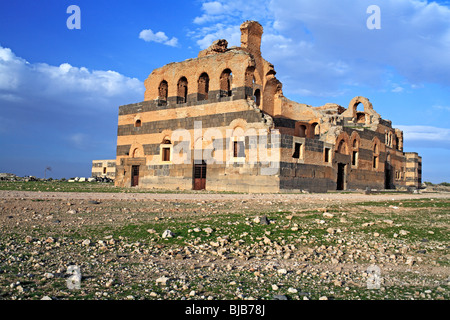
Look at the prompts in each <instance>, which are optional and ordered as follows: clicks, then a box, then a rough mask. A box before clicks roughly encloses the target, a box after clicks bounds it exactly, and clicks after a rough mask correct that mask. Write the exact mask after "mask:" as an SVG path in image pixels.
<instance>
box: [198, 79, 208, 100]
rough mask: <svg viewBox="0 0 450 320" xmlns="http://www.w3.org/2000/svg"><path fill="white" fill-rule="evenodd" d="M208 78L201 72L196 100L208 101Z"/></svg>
mask: <svg viewBox="0 0 450 320" xmlns="http://www.w3.org/2000/svg"><path fill="white" fill-rule="evenodd" d="M208 91H209V76H208V74H207V73H206V72H203V73H202V74H201V75H200V77H199V78H198V97H197V100H199V101H201V100H208Z"/></svg>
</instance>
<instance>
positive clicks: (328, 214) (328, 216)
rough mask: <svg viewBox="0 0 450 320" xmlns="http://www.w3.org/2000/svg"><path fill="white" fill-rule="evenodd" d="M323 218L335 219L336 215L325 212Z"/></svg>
mask: <svg viewBox="0 0 450 320" xmlns="http://www.w3.org/2000/svg"><path fill="white" fill-rule="evenodd" d="M323 217H324V218H333V217H334V214H332V213H329V212H324V213H323Z"/></svg>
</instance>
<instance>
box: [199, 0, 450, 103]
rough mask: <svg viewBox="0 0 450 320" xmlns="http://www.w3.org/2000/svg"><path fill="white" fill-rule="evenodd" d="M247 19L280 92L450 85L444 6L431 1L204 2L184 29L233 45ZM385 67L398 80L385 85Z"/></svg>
mask: <svg viewBox="0 0 450 320" xmlns="http://www.w3.org/2000/svg"><path fill="white" fill-rule="evenodd" d="M372 4H376V5H378V6H379V7H380V9H381V29H380V30H369V29H368V28H367V25H366V21H367V19H368V18H369V16H370V14H368V13H367V12H366V10H367V7H368V6H369V5H372ZM247 19H251V20H258V21H259V22H260V23H261V24H262V25H263V27H264V34H263V39H262V52H263V56H264V57H265V58H266V59H267V60H269V61H270V62H272V63H273V64H274V65H275V68H276V70H277V76H278V78H279V79H280V80H281V81H282V82H283V84H284V88H285V91H286V89H287V91H289V92H294V93H298V92H308V93H310V95H315V96H322V95H323V94H324V93H325V92H326V93H327V94H331V95H339V94H340V93H342V92H345V91H346V90H345V88H346V87H348V86H354V85H366V86H370V87H375V88H378V89H385V90H389V91H391V90H392V91H393V92H402V91H403V92H404V88H405V87H411V88H420V87H422V86H423V84H424V83H438V84H441V85H445V86H447V85H450V77H448V74H450V55H448V52H450V9H449V8H448V7H447V6H445V5H440V4H438V3H436V2H430V3H429V2H427V1H418V0H385V1H379V0H375V1H370V2H368V1H354V0H342V1H335V0H322V1H310V0H296V1H292V0H271V1H258V2H254V1H233V2H229V1H225V0H223V1H222V0H216V1H206V2H204V3H203V5H202V13H201V15H199V16H198V17H196V18H195V19H194V22H195V23H197V25H199V27H198V28H197V29H195V30H193V31H192V32H190V36H191V37H192V38H193V39H194V40H196V42H197V44H198V45H199V47H200V48H201V49H203V48H205V47H207V46H209V45H210V44H211V42H212V41H213V40H216V39H218V38H225V39H227V40H228V42H229V43H230V42H231V43H232V45H239V35H240V32H239V25H240V24H241V23H242V22H243V21H244V20H247ZM230 38H231V39H232V41H230V40H229V39H230ZM236 42H237V43H236ZM390 72H394V73H395V74H396V75H398V76H399V77H400V78H402V79H404V80H405V81H404V83H402V85H401V86H396V87H391V83H389V81H388V82H386V77H387V75H388V74H389V73H390Z"/></svg>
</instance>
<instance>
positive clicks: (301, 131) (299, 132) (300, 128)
mask: <svg viewBox="0 0 450 320" xmlns="http://www.w3.org/2000/svg"><path fill="white" fill-rule="evenodd" d="M296 127H297V128H296V130H295V134H296V136H299V137H306V126H305V125H303V124H300V125H297V126H296Z"/></svg>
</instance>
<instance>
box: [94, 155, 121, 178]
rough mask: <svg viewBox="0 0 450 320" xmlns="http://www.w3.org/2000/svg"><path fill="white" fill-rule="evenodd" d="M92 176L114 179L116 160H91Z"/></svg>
mask: <svg viewBox="0 0 450 320" xmlns="http://www.w3.org/2000/svg"><path fill="white" fill-rule="evenodd" d="M92 177H94V178H96V177H100V178H109V179H114V178H115V177H116V160H115V159H113V160H92Z"/></svg>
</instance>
